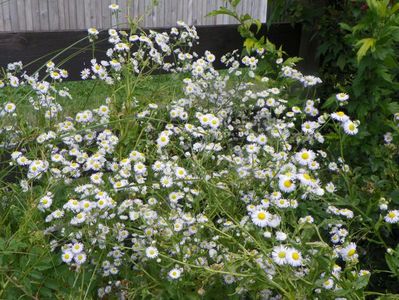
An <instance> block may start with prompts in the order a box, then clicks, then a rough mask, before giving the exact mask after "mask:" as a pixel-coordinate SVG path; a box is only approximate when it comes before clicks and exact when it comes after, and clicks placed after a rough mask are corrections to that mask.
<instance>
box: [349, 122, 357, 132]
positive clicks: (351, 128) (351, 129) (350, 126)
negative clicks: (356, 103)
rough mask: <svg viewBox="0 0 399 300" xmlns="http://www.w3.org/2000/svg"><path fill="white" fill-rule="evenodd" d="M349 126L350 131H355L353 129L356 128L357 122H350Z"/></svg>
mask: <svg viewBox="0 0 399 300" xmlns="http://www.w3.org/2000/svg"><path fill="white" fill-rule="evenodd" d="M348 128H349V130H350V131H353V130H355V129H356V127H355V124H353V123H350V124H349V126H348Z"/></svg>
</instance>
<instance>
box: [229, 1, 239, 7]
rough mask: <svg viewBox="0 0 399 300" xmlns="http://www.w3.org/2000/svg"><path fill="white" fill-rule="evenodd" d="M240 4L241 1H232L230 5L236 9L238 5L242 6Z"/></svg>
mask: <svg viewBox="0 0 399 300" xmlns="http://www.w3.org/2000/svg"><path fill="white" fill-rule="evenodd" d="M240 2H241V0H230V5H231V6H233V7H234V8H236V7H237V5H238V4H240Z"/></svg>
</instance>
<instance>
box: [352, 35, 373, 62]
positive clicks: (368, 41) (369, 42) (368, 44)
mask: <svg viewBox="0 0 399 300" xmlns="http://www.w3.org/2000/svg"><path fill="white" fill-rule="evenodd" d="M375 42H376V40H375V39H374V38H365V39H361V40H360V41H358V42H357V43H356V46H359V45H361V46H360V48H359V50H358V51H357V61H358V62H360V61H361V60H362V58H363V57H364V56H365V55H366V53H367V51H368V50H369V49H370V48H372V49H373V48H374V46H375Z"/></svg>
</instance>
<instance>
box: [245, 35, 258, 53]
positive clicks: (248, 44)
mask: <svg viewBox="0 0 399 300" xmlns="http://www.w3.org/2000/svg"><path fill="white" fill-rule="evenodd" d="M255 43H256V40H254V39H251V38H247V39H246V40H245V41H244V47H245V49H246V50H247V52H248V53H250V52H251V50H252V48H253V47H254V45H255Z"/></svg>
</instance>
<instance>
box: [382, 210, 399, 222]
mask: <svg viewBox="0 0 399 300" xmlns="http://www.w3.org/2000/svg"><path fill="white" fill-rule="evenodd" d="M384 220H385V222H388V223H391V224H393V223H398V222H399V210H390V211H388V214H387V215H386V216H385V218H384Z"/></svg>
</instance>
